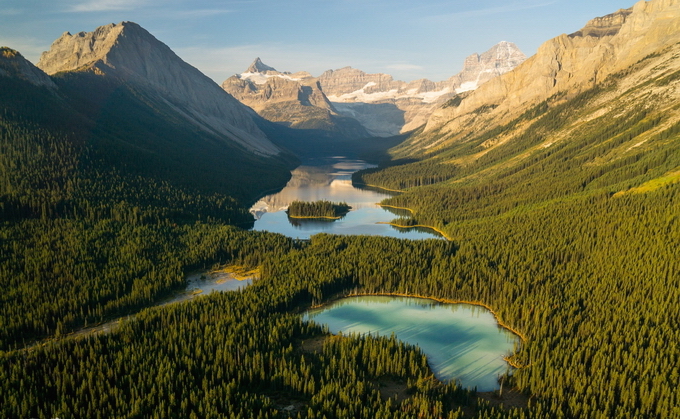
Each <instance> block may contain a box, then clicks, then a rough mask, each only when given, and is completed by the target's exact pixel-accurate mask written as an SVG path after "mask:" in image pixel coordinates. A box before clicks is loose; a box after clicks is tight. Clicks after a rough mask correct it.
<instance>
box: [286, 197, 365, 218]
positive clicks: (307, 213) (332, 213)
mask: <svg viewBox="0 0 680 419" xmlns="http://www.w3.org/2000/svg"><path fill="white" fill-rule="evenodd" d="M351 208H352V207H350V206H349V205H347V203H346V202H331V201H326V200H321V201H314V202H305V201H293V202H291V203H290V205H289V206H288V211H287V213H288V216H289V217H304V218H308V217H312V218H313V217H319V218H340V217H342V216H344V215H345V214H347V213H348V212H349V210H350V209H351Z"/></svg>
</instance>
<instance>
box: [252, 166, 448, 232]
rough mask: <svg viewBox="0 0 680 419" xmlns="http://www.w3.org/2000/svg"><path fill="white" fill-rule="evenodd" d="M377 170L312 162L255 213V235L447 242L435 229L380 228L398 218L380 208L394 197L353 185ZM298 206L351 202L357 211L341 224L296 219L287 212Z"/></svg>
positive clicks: (255, 208) (262, 201)
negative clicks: (359, 175) (357, 175)
mask: <svg viewBox="0 0 680 419" xmlns="http://www.w3.org/2000/svg"><path fill="white" fill-rule="evenodd" d="M371 167H375V166H374V165H371V164H368V163H366V162H365V161H363V160H355V159H348V158H345V157H342V156H336V157H331V158H325V159H316V160H309V161H306V162H305V163H304V164H303V165H302V166H299V167H298V168H296V169H295V170H293V171H292V172H291V174H292V177H291V179H290V181H289V182H288V184H287V185H286V187H285V188H283V189H282V190H281V191H280V192H278V193H274V194H271V195H267V196H265V197H263V198H262V199H260V200H259V201H258V202H257V203H255V205H253V206H252V207H251V208H250V212H251V214H253V216H254V217H255V225H254V227H253V230H257V231H270V232H273V233H281V234H284V235H286V236H288V237H292V238H299V239H308V238H309V237H310V236H312V235H314V234H316V233H330V234H342V235H361V234H366V235H372V236H389V237H399V238H405V239H429V238H441V236H440V235H439V234H438V233H436V232H435V231H433V230H429V229H422V228H412V229H403V228H397V227H393V226H391V225H388V224H378V223H387V222H389V221H391V220H393V219H394V218H396V217H397V215H395V214H396V213H397V212H396V211H392V210H388V209H383V208H382V207H380V206H379V205H377V203H378V202H380V201H382V200H383V199H385V198H388V197H390V196H392V195H393V194H390V193H388V192H380V191H376V190H372V189H361V188H357V187H354V186H353V185H352V173H354V172H356V171H358V170H362V169H366V168H371ZM295 200H299V201H308V202H313V201H319V200H328V201H332V202H346V203H347V204H349V205H350V206H351V207H352V209H351V210H350V212H349V213H348V214H347V215H345V216H344V217H342V218H341V219H339V220H324V219H291V218H288V215H287V214H286V209H288V205H290V203H291V202H293V201H295Z"/></svg>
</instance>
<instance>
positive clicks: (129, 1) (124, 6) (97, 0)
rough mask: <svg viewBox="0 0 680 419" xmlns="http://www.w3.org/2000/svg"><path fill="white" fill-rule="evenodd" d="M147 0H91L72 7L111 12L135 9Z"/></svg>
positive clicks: (74, 8)
mask: <svg viewBox="0 0 680 419" xmlns="http://www.w3.org/2000/svg"><path fill="white" fill-rule="evenodd" d="M145 3H146V2H145V1H139V0H89V1H86V2H84V3H80V4H76V5H75V6H73V7H71V9H70V11H72V12H109V11H117V10H134V9H137V8H139V6H143V5H144V4H145Z"/></svg>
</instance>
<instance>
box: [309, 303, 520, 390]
mask: <svg viewBox="0 0 680 419" xmlns="http://www.w3.org/2000/svg"><path fill="white" fill-rule="evenodd" d="M304 318H305V320H314V321H315V322H317V323H320V324H326V325H328V327H329V329H330V331H331V332H333V333H338V332H343V333H352V332H353V333H360V334H364V333H371V334H379V335H383V336H389V335H390V334H391V333H394V334H395V335H396V336H397V337H398V338H399V339H401V340H402V341H404V342H408V343H410V344H415V345H418V346H419V347H420V348H421V349H422V351H423V352H424V353H425V354H426V355H427V359H428V362H429V364H430V368H432V370H433V371H434V373H435V375H436V376H437V378H439V379H441V380H460V382H461V384H462V385H463V387H467V388H474V387H477V390H479V391H491V390H494V389H497V388H498V381H497V380H498V377H499V375H501V374H504V373H506V371H507V370H508V368H510V367H509V365H508V364H507V362H505V360H503V357H504V356H506V355H509V354H510V353H512V351H513V350H514V348H515V345H516V344H519V338H518V337H517V336H516V335H514V334H513V333H511V332H509V331H507V330H505V329H503V328H501V327H499V326H498V324H497V323H496V319H495V318H494V317H493V314H491V312H489V311H488V310H486V309H484V308H483V307H477V306H471V305H467V304H440V303H437V302H435V301H432V300H426V299H419V298H404V297H380V296H375V297H373V296H369V297H351V298H344V299H341V300H338V301H336V302H334V303H333V304H331V305H329V306H327V307H323V308H320V309H316V310H311V311H309V312H308V313H306V314H305V315H304Z"/></svg>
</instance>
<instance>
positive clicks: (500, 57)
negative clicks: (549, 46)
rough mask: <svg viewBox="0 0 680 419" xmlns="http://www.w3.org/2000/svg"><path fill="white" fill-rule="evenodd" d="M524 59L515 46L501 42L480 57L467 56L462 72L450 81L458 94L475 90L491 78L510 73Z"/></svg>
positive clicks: (524, 56)
mask: <svg viewBox="0 0 680 419" xmlns="http://www.w3.org/2000/svg"><path fill="white" fill-rule="evenodd" d="M526 59H527V57H526V55H524V53H523V52H522V51H521V50H520V49H519V48H518V47H517V45H515V44H514V43H512V42H507V41H501V42H499V43H498V44H496V45H494V46H493V47H491V48H490V49H489V50H488V51H486V52H484V53H482V54H481V55H480V54H472V55H470V56H468V57H467V58H466V59H465V63H464V64H463V70H462V71H461V72H460V73H458V74H457V75H455V76H453V77H452V78H451V79H450V80H451V82H452V83H453V85H454V86H455V89H456V91H457V92H458V93H462V92H467V91H470V90H475V89H476V88H477V87H479V86H480V85H482V84H484V83H485V82H487V81H489V80H491V79H492V78H494V77H497V76H500V75H501V74H505V73H507V72H509V71H511V70H512V69H514V68H515V67H517V66H518V65H520V64H521V63H523V62H524V61H525V60H526Z"/></svg>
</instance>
